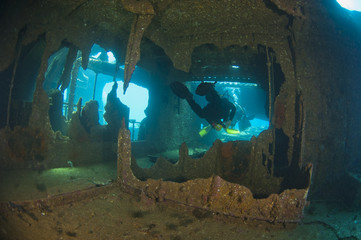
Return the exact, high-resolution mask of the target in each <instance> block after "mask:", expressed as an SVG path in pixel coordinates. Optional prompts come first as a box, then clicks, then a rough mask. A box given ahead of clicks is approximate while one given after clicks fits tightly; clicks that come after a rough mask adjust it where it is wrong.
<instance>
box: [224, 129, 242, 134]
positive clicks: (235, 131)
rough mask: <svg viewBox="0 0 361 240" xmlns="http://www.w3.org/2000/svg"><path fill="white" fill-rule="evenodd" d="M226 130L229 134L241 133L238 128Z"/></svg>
mask: <svg viewBox="0 0 361 240" xmlns="http://www.w3.org/2000/svg"><path fill="white" fill-rule="evenodd" d="M224 130H226V132H227V133H228V134H240V133H241V132H240V131H238V130H236V129H232V128H225V129H224Z"/></svg>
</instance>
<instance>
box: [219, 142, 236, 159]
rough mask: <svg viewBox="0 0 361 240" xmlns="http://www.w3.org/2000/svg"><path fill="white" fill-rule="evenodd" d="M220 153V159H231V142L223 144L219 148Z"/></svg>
mask: <svg viewBox="0 0 361 240" xmlns="http://www.w3.org/2000/svg"><path fill="white" fill-rule="evenodd" d="M221 153H222V157H224V158H231V157H232V156H233V144H232V142H227V143H223V144H222V148H221Z"/></svg>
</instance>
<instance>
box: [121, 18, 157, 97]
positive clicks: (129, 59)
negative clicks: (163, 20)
mask: <svg viewBox="0 0 361 240" xmlns="http://www.w3.org/2000/svg"><path fill="white" fill-rule="evenodd" d="M153 16H154V15H139V14H137V15H135V17H134V21H133V24H132V28H131V31H130V35H129V40H128V46H127V55H126V57H125V64H124V87H123V89H124V93H125V91H126V90H127V88H128V85H129V82H130V79H131V77H132V74H133V72H134V69H135V65H136V64H137V62H138V61H139V58H140V43H141V40H142V38H143V34H144V31H145V29H146V28H147V27H148V25H149V24H150V23H151V21H152V18H153Z"/></svg>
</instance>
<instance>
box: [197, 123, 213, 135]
mask: <svg viewBox="0 0 361 240" xmlns="http://www.w3.org/2000/svg"><path fill="white" fill-rule="evenodd" d="M211 129H212V126H211V125H208V126H207V127H204V128H202V129H201V130H200V131H199V136H201V137H204V136H205V135H206V134H207V133H209V131H210V130H211Z"/></svg>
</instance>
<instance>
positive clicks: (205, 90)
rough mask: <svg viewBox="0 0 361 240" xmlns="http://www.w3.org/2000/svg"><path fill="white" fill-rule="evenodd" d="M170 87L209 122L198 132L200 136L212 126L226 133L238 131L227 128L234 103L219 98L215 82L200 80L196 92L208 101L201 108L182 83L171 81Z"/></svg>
mask: <svg viewBox="0 0 361 240" xmlns="http://www.w3.org/2000/svg"><path fill="white" fill-rule="evenodd" d="M170 87H171V89H172V91H173V92H174V94H175V95H177V96H178V97H180V98H182V99H185V100H187V102H188V104H189V106H190V107H191V108H192V110H193V111H194V112H195V113H196V114H197V115H198V116H199V117H200V118H204V119H205V120H207V122H208V123H209V124H210V125H209V126H207V127H205V128H203V129H202V130H201V131H200V132H199V135H200V136H201V137H203V136H204V135H205V134H207V133H208V132H209V131H210V130H211V129H212V128H214V129H216V130H217V131H219V130H221V129H222V128H223V129H225V130H226V132H227V133H230V134H237V133H239V131H238V130H234V129H230V128H228V127H229V126H230V124H231V122H232V120H233V117H234V115H235V113H236V107H235V106H234V104H232V103H231V102H230V101H228V99H226V98H221V97H220V96H219V94H218V93H217V91H216V90H215V83H205V82H202V83H200V84H199V85H198V87H197V89H196V94H197V95H200V96H205V97H206V100H207V101H208V102H209V103H208V104H207V105H206V106H205V107H204V108H201V106H199V104H197V103H196V102H195V101H194V99H193V94H192V93H191V92H190V91H189V90H188V88H187V87H186V86H185V85H184V84H183V83H181V82H173V83H171V85H170Z"/></svg>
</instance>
